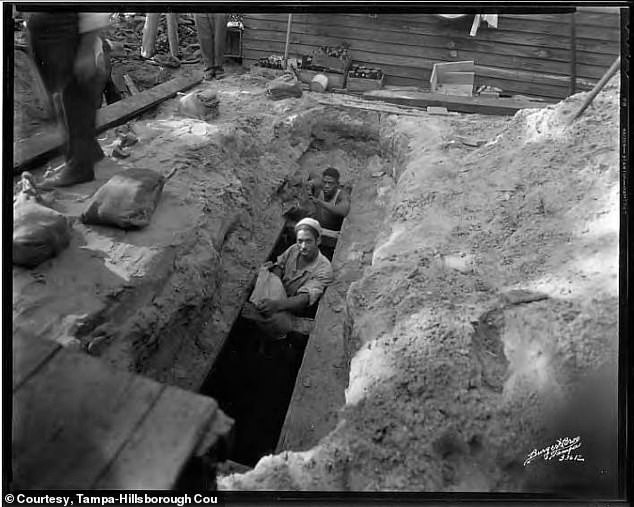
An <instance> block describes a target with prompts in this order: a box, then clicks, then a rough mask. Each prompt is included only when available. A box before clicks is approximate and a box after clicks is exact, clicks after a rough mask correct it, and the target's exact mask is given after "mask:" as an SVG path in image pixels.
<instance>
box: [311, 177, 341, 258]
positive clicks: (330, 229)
mask: <svg viewBox="0 0 634 507" xmlns="http://www.w3.org/2000/svg"><path fill="white" fill-rule="evenodd" d="M339 177H340V176H339V171H337V169H335V168H334V167H327V168H326V169H325V170H324V172H323V173H322V176H321V184H317V185H313V188H312V191H311V195H310V196H309V199H310V200H311V202H312V203H313V204H314V205H315V211H316V214H315V215H314V216H315V218H317V219H318V220H319V223H320V225H321V227H322V233H323V235H324V237H326V238H327V240H328V243H326V244H324V245H322V251H323V252H325V253H326V254H330V257H331V258H332V255H333V254H334V244H335V242H336V240H337V238H338V237H339V231H341V225H342V224H343V219H344V218H345V217H346V216H348V213H349V212H350V197H349V196H348V192H346V191H345V190H344V189H343V188H341V185H340V184H339Z"/></svg>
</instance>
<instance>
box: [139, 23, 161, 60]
mask: <svg viewBox="0 0 634 507" xmlns="http://www.w3.org/2000/svg"><path fill="white" fill-rule="evenodd" d="M160 19H161V13H160V12H150V13H148V14H146V15H145V25H143V41H142V42H141V56H142V57H143V58H152V57H153V56H154V52H155V45H156V33H157V32H158V25H159V20H160Z"/></svg>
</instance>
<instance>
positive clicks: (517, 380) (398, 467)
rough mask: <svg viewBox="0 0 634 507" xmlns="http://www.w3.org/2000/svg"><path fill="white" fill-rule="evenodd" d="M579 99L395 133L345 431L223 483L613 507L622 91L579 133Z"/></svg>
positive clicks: (359, 292) (406, 124)
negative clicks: (603, 501)
mask: <svg viewBox="0 0 634 507" xmlns="http://www.w3.org/2000/svg"><path fill="white" fill-rule="evenodd" d="M583 97H584V94H578V95H575V96H573V97H570V98H568V99H566V100H564V101H562V102H560V103H559V104H556V105H553V106H549V107H547V108H544V109H541V110H534V111H520V112H518V113H517V114H516V115H515V117H513V118H512V119H510V120H508V119H499V120H497V121H494V120H490V121H485V120H484V119H483V118H479V117H477V116H473V115H470V116H460V117H443V118H435V119H433V120H432V119H431V118H423V119H421V118H401V119H397V118H396V117H393V116H392V117H387V118H385V119H384V121H382V123H381V135H382V138H383V142H384V143H387V144H388V145H389V144H391V145H392V146H393V147H394V148H395V150H397V152H398V154H399V156H400V162H401V163H400V165H399V166H396V167H395V168H394V172H393V174H394V181H393V185H392V189H391V191H389V192H387V193H385V195H384V198H385V199H388V201H389V204H388V206H389V208H390V210H391V213H389V214H388V216H387V218H386V220H385V222H384V223H383V224H381V225H380V226H377V229H378V230H379V231H380V232H379V234H378V237H377V240H376V245H375V248H374V252H373V257H372V263H371V266H370V267H367V268H366V269H365V272H364V276H363V277H362V278H361V279H360V280H358V281H357V282H355V283H353V284H352V286H351V287H350V290H349V291H348V294H347V298H346V313H347V318H348V323H349V325H348V333H347V334H346V335H345V340H346V350H347V357H348V359H349V360H350V377H349V382H348V387H347V389H346V393H345V399H346V403H345V406H344V407H342V409H341V411H340V414H339V422H338V425H337V427H336V429H334V430H333V431H332V432H331V433H329V434H328V435H326V436H325V437H324V438H323V439H322V440H321V441H320V443H319V444H318V445H316V446H315V447H313V448H311V449H309V450H306V451H302V452H294V451H286V452H283V453H281V454H278V455H273V456H266V457H264V458H262V459H261V460H260V462H259V463H258V465H257V466H256V467H255V469H254V470H253V471H251V472H248V473H246V474H242V475H239V474H236V475H228V476H224V477H220V478H219V481H218V484H219V487H220V488H221V489H246V490H253V489H272V490H277V489H292V490H351V491H379V490H390V491H391V490H395V491H407V490H409V491H542V492H557V493H562V494H567V495H573V496H574V495H583V494H585V493H590V494H594V495H606V496H609V495H611V494H614V487H615V477H616V461H615V460H616V378H617V368H616V359H617V348H618V240H619V144H618V143H619V129H618V125H619V107H618V106H619V78H618V77H617V78H615V79H613V80H612V81H611V82H610V83H609V84H608V86H607V87H606V89H605V90H604V91H603V92H602V93H601V94H600V95H599V96H598V97H597V98H596V99H595V101H594V103H593V105H592V106H591V108H590V109H588V110H587V111H586V113H585V114H584V116H582V117H581V118H580V119H579V120H578V121H577V122H576V123H575V124H574V125H572V126H567V125H566V119H567V117H568V116H569V115H570V114H571V113H572V112H573V111H574V110H575V109H576V107H578V106H579V105H580V103H581V101H582V99H583ZM460 136H462V137H460ZM465 136H466V137H467V138H470V140H471V141H473V140H474V139H475V140H481V141H482V142H477V143H473V142H471V143H469V144H465V143H463V142H461V141H460V139H461V138H462V139H463V140H464V138H465ZM474 144H475V146H474ZM342 339H344V337H343V336H342ZM576 437H579V442H580V443H581V445H580V446H579V447H578V448H577V449H576V450H575V451H574V452H573V453H571V454H570V455H569V457H571V459H569V460H566V461H559V458H556V459H551V460H547V459H545V458H544V455H543V453H542V454H541V455H540V456H538V457H535V458H534V459H533V460H532V461H530V460H529V461H528V462H527V460H528V459H529V458H530V456H531V453H532V452H533V451H535V452H537V451H539V450H541V449H544V448H546V447H548V446H550V445H553V444H556V442H557V440H558V439H563V438H571V439H573V438H576ZM581 459H583V461H581Z"/></svg>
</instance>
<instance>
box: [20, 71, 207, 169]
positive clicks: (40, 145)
mask: <svg viewBox="0 0 634 507" xmlns="http://www.w3.org/2000/svg"><path fill="white" fill-rule="evenodd" d="M201 80H202V77H201V76H191V77H177V78H175V79H172V80H170V81H167V82H165V83H162V84H160V85H158V86H155V87H153V88H150V89H148V90H145V91H143V92H141V93H139V94H138V95H135V96H133V97H128V98H126V99H123V100H120V101H118V102H115V103H114V104H110V105H109V106H106V107H103V108H101V109H99V110H98V111H97V122H96V126H97V132H103V131H104V130H107V129H109V128H111V127H115V126H117V125H121V124H122V123H125V122H126V121H128V120H130V119H132V118H134V117H135V116H138V115H139V114H141V113H142V112H144V111H147V110H148V109H151V108H153V107H155V106H157V105H158V104H160V103H161V102H163V101H164V100H167V99H168V98H170V97H173V96H174V95H176V93H177V92H180V91H183V90H187V89H188V88H191V87H192V86H195V85H196V84H198V83H199V82H200V81H201ZM61 148H62V144H61V140H60V138H59V137H55V138H52V139H49V140H48V142H44V140H41V139H37V138H34V139H30V140H27V141H25V142H23V143H20V144H15V143H14V149H13V172H14V173H19V172H21V171H24V170H26V169H27V168H29V167H33V166H34V165H35V164H38V163H41V162H43V161H45V160H46V159H47V158H49V157H50V156H52V155H53V154H56V153H58V152H59V151H60V149H61Z"/></svg>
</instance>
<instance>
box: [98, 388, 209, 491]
mask: <svg viewBox="0 0 634 507" xmlns="http://www.w3.org/2000/svg"><path fill="white" fill-rule="evenodd" d="M218 411H219V409H218V404H217V403H216V401H215V400H214V399H212V398H209V397H206V396H201V395H198V394H194V393H189V392H187V391H183V390H181V389H177V388H175V387H166V388H165V389H164V390H163V392H162V393H161V395H160V397H159V398H158V401H157V402H156V403H155V404H154V405H153V406H152V408H151V410H150V412H149V413H148V414H147V416H146V417H145V418H144V419H143V421H142V422H141V424H139V425H138V426H137V427H136V428H135V429H134V433H133V435H132V436H131V437H130V439H129V440H128V441H127V442H126V443H125V445H124V447H123V449H122V450H121V451H120V452H119V453H118V454H117V456H116V457H115V459H114V460H113V461H112V462H111V463H110V464H109V465H108V467H107V469H106V470H105V471H104V472H103V473H102V475H101V476H100V477H99V478H98V479H97V481H96V482H95V483H94V485H93V486H92V487H93V489H134V490H140V489H145V490H155V489H171V488H172V487H173V486H174V484H175V482H176V479H177V478H178V476H179V474H180V472H181V470H182V468H183V466H184V465H185V463H186V462H187V460H188V459H189V457H190V456H192V454H193V450H194V449H196V448H197V446H198V444H199V443H200V442H201V441H202V440H203V439H204V436H205V433H206V432H207V431H209V429H210V425H211V422H212V421H213V419H214V417H216V414H217V412H218Z"/></svg>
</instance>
